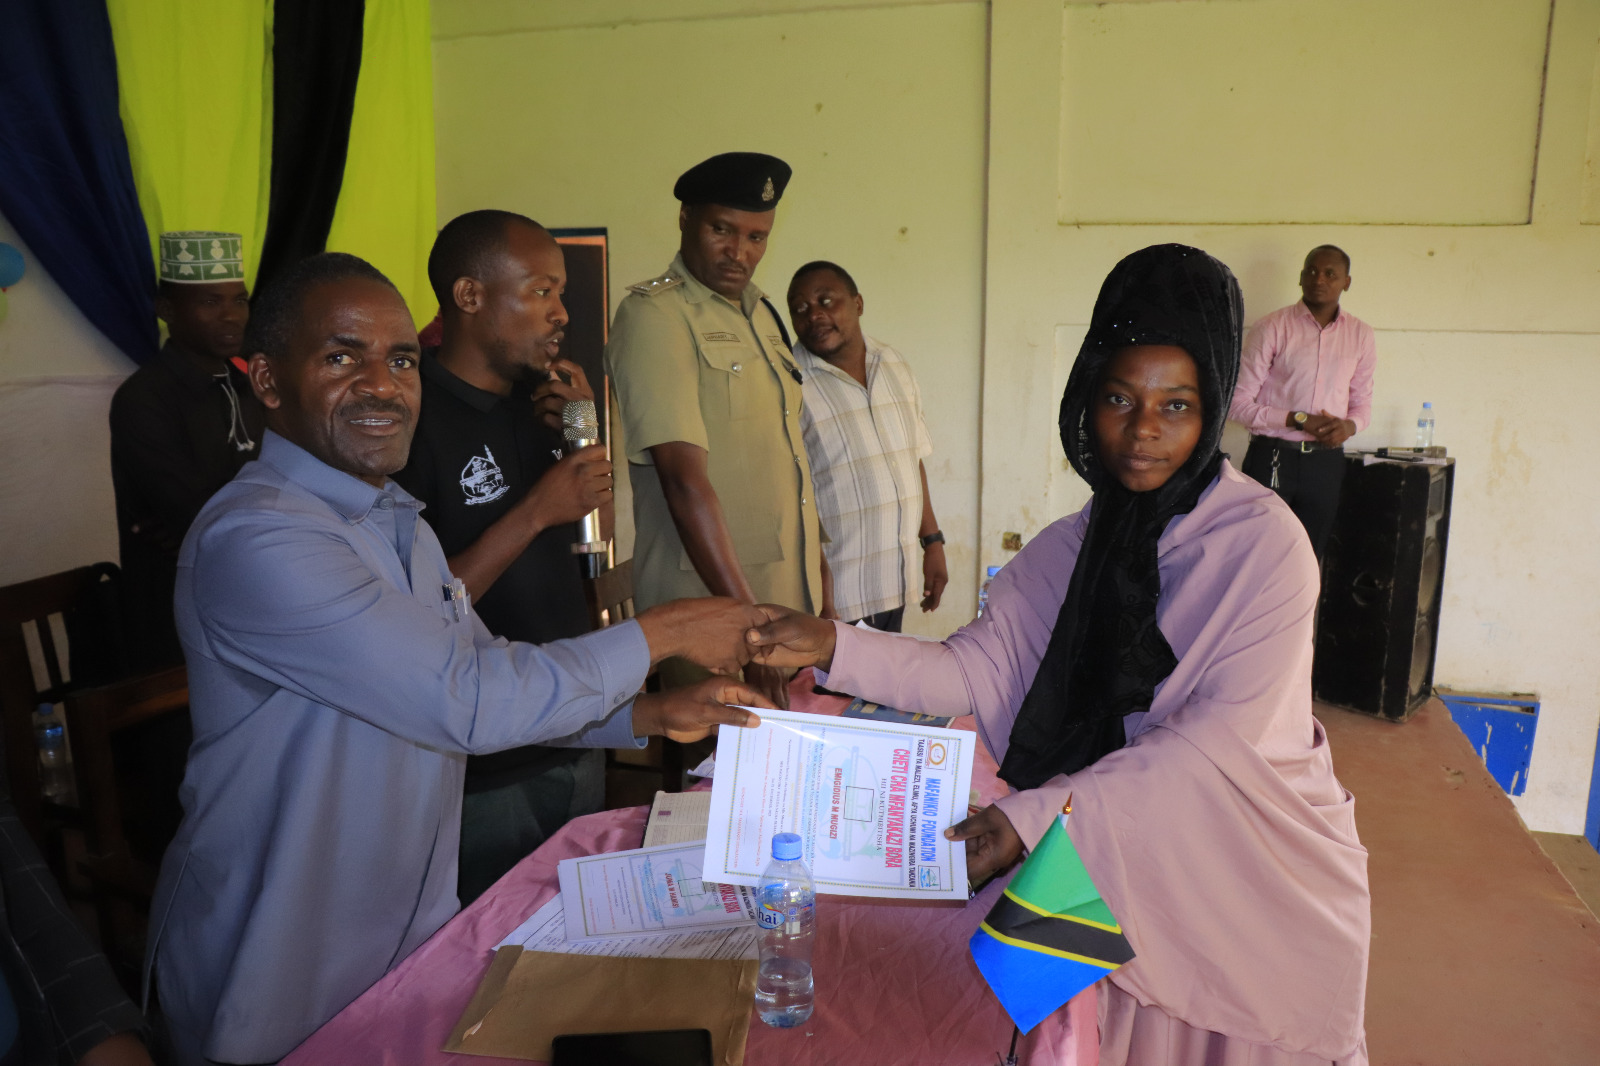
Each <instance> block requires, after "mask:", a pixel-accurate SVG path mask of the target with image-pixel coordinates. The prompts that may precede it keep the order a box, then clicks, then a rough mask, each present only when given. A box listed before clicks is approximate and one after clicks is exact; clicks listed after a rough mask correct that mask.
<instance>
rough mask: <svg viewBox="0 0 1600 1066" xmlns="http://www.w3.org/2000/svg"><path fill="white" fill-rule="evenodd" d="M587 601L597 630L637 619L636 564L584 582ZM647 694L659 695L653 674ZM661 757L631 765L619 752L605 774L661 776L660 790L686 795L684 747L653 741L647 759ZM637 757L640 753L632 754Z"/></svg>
mask: <svg viewBox="0 0 1600 1066" xmlns="http://www.w3.org/2000/svg"><path fill="white" fill-rule="evenodd" d="M583 594H584V598H585V599H587V600H588V601H589V622H590V624H591V625H593V626H594V628H595V629H604V628H605V627H606V626H608V625H616V624H617V623H618V622H621V621H625V620H626V619H629V618H632V617H633V616H634V613H635V612H634V609H633V560H632V559H624V560H623V561H622V562H620V563H618V564H617V565H616V566H613V567H612V568H611V569H609V570H604V571H602V572H601V573H600V576H599V577H593V578H585V579H584V582H583ZM644 688H645V691H646V692H658V691H660V688H661V685H660V678H658V677H657V676H656V674H655V673H654V672H652V673H651V674H650V676H649V677H647V678H646V679H645V683H644ZM658 748H659V751H660V755H659V757H658V760H657V763H656V764H652V763H647V762H644V763H641V762H632V761H629V760H626V759H621V758H618V756H617V753H616V751H609V752H607V753H606V770H607V771H608V772H609V771H611V770H625V771H627V772H629V773H659V774H660V775H661V788H662V790H663V791H666V792H681V791H683V745H682V744H679V743H678V742H677V741H675V740H668V739H667V738H666V737H651V738H650V746H649V747H648V748H646V749H645V752H646V758H649V757H650V755H649V753H650V752H652V751H654V750H656V749H658ZM628 754H630V755H638V754H639V753H638V752H629V753H628Z"/></svg>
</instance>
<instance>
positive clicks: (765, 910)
mask: <svg viewBox="0 0 1600 1066" xmlns="http://www.w3.org/2000/svg"><path fill="white" fill-rule="evenodd" d="M785 917H787V915H785V913H784V912H783V911H782V910H780V909H777V908H774V907H769V906H767V905H766V904H762V906H761V909H760V910H759V911H757V912H756V921H757V922H759V923H760V925H761V928H763V929H777V928H779V927H780V926H782V925H783V920H784V918H785Z"/></svg>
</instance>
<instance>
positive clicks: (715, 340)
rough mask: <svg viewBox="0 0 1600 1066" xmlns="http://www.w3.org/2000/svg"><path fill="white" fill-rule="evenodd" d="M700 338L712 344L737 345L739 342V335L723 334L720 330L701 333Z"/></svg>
mask: <svg viewBox="0 0 1600 1066" xmlns="http://www.w3.org/2000/svg"><path fill="white" fill-rule="evenodd" d="M700 336H702V337H704V338H705V339H706V340H708V341H710V342H711V343H712V344H737V343H738V341H739V335H738V334H737V333H724V332H722V331H721V330H714V331H712V332H711V333H702V334H700Z"/></svg>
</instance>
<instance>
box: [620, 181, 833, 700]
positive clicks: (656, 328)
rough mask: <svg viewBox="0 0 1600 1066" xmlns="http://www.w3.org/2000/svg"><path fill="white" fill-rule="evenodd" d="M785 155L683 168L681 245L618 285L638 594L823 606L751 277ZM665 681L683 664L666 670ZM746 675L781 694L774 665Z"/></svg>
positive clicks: (812, 522)
mask: <svg viewBox="0 0 1600 1066" xmlns="http://www.w3.org/2000/svg"><path fill="white" fill-rule="evenodd" d="M789 174H790V171H789V167H788V165H787V164H786V163H784V162H783V160H781V159H775V158H774V157H772V156H770V155H762V154H760V153H757V152H729V153H726V154H723V155H718V156H713V157H712V158H710V159H707V160H706V161H705V162H703V163H700V164H698V165H696V166H694V167H691V168H690V169H689V170H688V171H686V172H685V173H684V175H683V176H682V177H680V178H679V179H678V182H677V184H676V185H675V186H674V187H673V190H672V192H673V195H674V196H676V197H677V199H678V201H679V202H680V203H681V205H682V206H681V207H680V208H679V210H678V229H679V232H680V233H681V234H682V238H681V240H680V241H679V245H678V255H677V257H676V258H675V259H673V261H672V265H671V266H670V267H668V268H667V271H666V273H664V274H662V275H661V276H660V277H657V278H653V279H651V280H649V281H645V282H640V283H639V284H637V285H631V286H629V290H630V292H629V294H628V296H627V297H625V298H624V299H623V301H622V304H621V305H620V306H619V307H618V308H617V315H616V320H615V322H614V323H613V324H612V330H611V339H610V342H609V343H608V344H607V345H606V367H607V370H608V372H609V373H610V375H611V379H612V381H613V382H615V384H616V390H617V403H618V405H619V407H620V408H621V412H622V426H623V435H624V440H625V442H626V445H627V451H628V475H629V477H630V479H631V481H632V485H633V517H634V525H635V528H636V531H637V539H636V542H635V548H634V598H635V601H636V603H637V604H638V606H639V607H640V608H644V607H648V606H650V605H651V604H655V603H662V602H664V601H666V600H671V599H676V598H678V597H682V596H704V595H706V594H707V593H710V594H712V595H718V596H732V597H734V598H736V599H739V600H742V601H744V602H746V603H756V602H765V603H781V604H784V605H785V606H788V607H792V608H794V609H796V610H801V611H807V612H812V611H817V610H820V609H821V607H822V601H823V591H822V590H823V576H822V552H821V546H820V544H819V538H820V535H819V531H818V528H817V511H816V506H815V499H814V498H813V494H812V489H811V469H810V466H809V465H808V464H807V461H806V449H805V441H804V438H803V437H802V434H801V429H800V374H799V371H798V370H797V369H796V367H795V363H794V358H793V356H792V354H791V353H790V350H789V343H788V338H787V331H786V329H785V327H784V326H783V325H782V323H781V320H780V319H779V317H778V313H777V311H776V310H774V309H773V307H772V305H771V304H770V303H769V302H768V301H767V300H766V298H765V297H764V296H763V295H762V292H761V290H760V289H758V288H756V286H755V285H754V284H753V283H752V281H751V275H753V274H754V273H755V269H756V265H757V264H758V263H760V262H761V257H762V255H764V254H765V253H766V250H767V236H768V234H769V233H770V232H771V230H772V220H773V212H774V209H776V208H777V206H778V201H779V200H780V199H781V198H782V197H783V190H784V187H785V186H786V185H788V183H789ZM663 676H664V678H665V680H666V681H667V683H668V684H673V683H678V682H681V681H685V680H688V679H689V677H691V676H693V675H691V674H690V673H689V672H688V671H687V670H685V669H684V668H683V667H681V666H678V665H677V664H668V665H667V666H666V667H665V668H664V669H663ZM745 677H746V680H747V681H749V682H750V683H751V684H752V685H754V686H755V687H757V688H759V689H761V690H762V691H763V692H764V693H765V694H766V695H767V696H768V697H769V698H770V699H772V701H773V702H774V703H777V704H778V705H779V706H787V699H786V691H785V683H786V680H787V678H786V676H785V675H784V674H783V672H781V671H776V670H772V669H771V668H768V667H759V666H755V665H752V666H749V667H746V673H745Z"/></svg>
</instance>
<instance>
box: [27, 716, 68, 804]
mask: <svg viewBox="0 0 1600 1066" xmlns="http://www.w3.org/2000/svg"><path fill="white" fill-rule="evenodd" d="M33 736H34V739H35V740H36V741H37V742H38V744H39V788H40V790H41V791H42V792H43V793H44V795H45V798H46V799H50V800H55V801H56V802H61V801H62V800H65V799H66V798H67V794H68V793H69V792H71V791H72V771H70V770H68V769H67V731H66V727H64V726H63V725H62V724H61V723H60V722H58V721H57V720H56V716H55V708H53V707H51V706H50V704H48V703H41V704H39V713H38V714H36V715H34V720H33Z"/></svg>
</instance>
